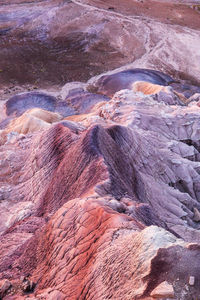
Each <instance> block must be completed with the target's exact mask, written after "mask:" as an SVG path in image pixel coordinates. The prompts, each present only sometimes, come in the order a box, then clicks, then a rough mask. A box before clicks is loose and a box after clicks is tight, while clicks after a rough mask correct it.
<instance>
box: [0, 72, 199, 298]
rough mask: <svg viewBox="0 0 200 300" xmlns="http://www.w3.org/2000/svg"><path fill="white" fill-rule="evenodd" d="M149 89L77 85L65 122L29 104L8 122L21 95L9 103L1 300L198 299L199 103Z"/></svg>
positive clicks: (0, 182)
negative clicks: (109, 91) (97, 90)
mask: <svg viewBox="0 0 200 300" xmlns="http://www.w3.org/2000/svg"><path fill="white" fill-rule="evenodd" d="M133 71H134V70H133ZM143 72H148V70H144V71H143ZM151 72H152V71H151ZM153 74H157V73H156V72H155V73H153ZM120 76H121V75H120ZM160 76H161V78H168V77H167V75H165V74H162V73H161V75H160ZM107 78H108V80H107V82H109V79H110V80H112V78H113V76H112V75H111V76H110V78H109V76H108V77H107ZM170 81H171V80H170ZM172 81H173V80H172ZM141 86H142V87H143V88H145V90H143V89H139V88H138V90H137V91H136V90H132V88H131V89H125V90H120V91H118V92H116V93H115V95H114V96H113V97H112V99H108V98H106V97H104V96H103V97H102V96H101V95H98V94H96V95H94V96H93V94H89V93H88V92H83V91H82V92H80V91H79V90H75V91H74V92H73V89H72V90H71V92H70V93H69V96H68V97H66V99H65V100H62V103H63V105H64V106H65V105H72V104H73V106H74V107H75V105H76V108H75V109H76V115H74V116H68V117H67V118H66V117H64V115H65V114H63V115H62V114H58V113H55V112H51V111H47V110H44V109H41V108H38V103H39V104H40V102H38V103H36V104H35V102H30V103H31V106H32V107H33V106H34V105H35V106H36V107H35V108H32V109H29V108H30V106H29V105H28V106H27V107H26V106H24V105H23V111H24V110H25V112H24V113H23V114H22V115H21V116H18V117H17V116H16V115H19V114H20V113H15V116H13V117H12V118H13V119H11V120H10V110H9V109H11V104H12V107H15V111H17V109H18V108H19V111H21V110H20V109H21V108H20V107H21V101H22V100H21V99H22V98H21V97H22V96H21V95H20V97H18V96H15V99H16V101H13V99H14V98H11V99H9V100H8V101H7V102H6V103H5V108H6V112H7V117H6V116H5V119H4V121H3V123H2V124H3V125H2V126H3V127H4V128H3V129H2V132H1V136H3V138H2V139H1V146H0V156H1V172H0V199H1V202H0V210H1V213H2V218H1V223H0V232H1V238H0V239H1V244H2V247H1V250H0V254H1V255H0V279H1V297H3V299H29V298H31V299H94V298H96V299H147V298H148V299H154V298H155V297H156V298H159V299H161V298H162V299H167V298H174V299H191V297H192V298H194V299H195V297H196V298H197V297H198V295H199V293H200V285H199V282H200V280H199V271H200V270H199V264H198V261H199V256H200V233H199V229H200V204H199V195H200V185H199V182H200V178H199V176H200V175H199V174H200V172H199V170H200V160H199V157H200V156H199V139H200V137H199V113H200V108H199V102H198V101H192V100H190V103H189V104H186V103H183V102H182V101H181V99H180V97H181V96H182V97H184V98H185V96H184V95H183V94H181V93H178V92H176V91H175V90H174V89H173V88H172V87H170V88H169V87H167V88H168V89H169V90H167V92H166V90H165V89H164V88H166V87H163V86H161V85H154V84H149V83H148V82H146V83H144V82H143V84H142V85H141V84H138V82H136V87H141ZM147 87H150V88H151V89H153V90H154V93H151V95H145V94H146V93H145V91H146V88H147ZM159 87H160V88H159ZM120 88H121V87H120V86H119V89H120ZM177 93H178V95H177ZM70 95H71V96H70ZM25 96H26V97H25V98H24V99H25V100H23V101H27V100H26V99H29V98H27V96H29V94H27V95H25ZM31 97H32V94H31ZM43 97H44V95H43ZM197 98H198V97H197ZM17 99H20V100H19V105H18V101H17ZM196 100H198V99H196ZM59 103H60V100H59V99H56V98H55V102H54V107H55V109H54V111H55V110H56V107H58V105H59ZM41 105H43V102H41ZM8 108H9V109H8ZM82 112H84V114H81V113H82ZM7 118H8V120H7ZM175 261H176V263H174V262H175ZM122 286H123V288H122ZM29 294H30V296H29Z"/></svg>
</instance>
